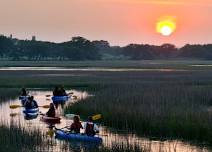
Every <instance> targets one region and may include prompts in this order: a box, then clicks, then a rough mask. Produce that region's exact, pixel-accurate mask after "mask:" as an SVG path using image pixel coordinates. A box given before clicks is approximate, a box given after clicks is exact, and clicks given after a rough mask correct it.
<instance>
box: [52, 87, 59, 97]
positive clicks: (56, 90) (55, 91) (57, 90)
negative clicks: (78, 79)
mask: <svg viewBox="0 0 212 152" xmlns="http://www.w3.org/2000/svg"><path fill="white" fill-rule="evenodd" d="M53 96H59V87H58V86H56V87H55V89H54V91H53Z"/></svg>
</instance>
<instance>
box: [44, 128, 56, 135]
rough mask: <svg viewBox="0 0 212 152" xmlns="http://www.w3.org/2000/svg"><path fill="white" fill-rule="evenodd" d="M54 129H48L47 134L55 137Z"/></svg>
mask: <svg viewBox="0 0 212 152" xmlns="http://www.w3.org/2000/svg"><path fill="white" fill-rule="evenodd" d="M54 132H55V131H54V130H53V129H50V130H49V131H47V133H46V135H47V136H50V137H53V136H54Z"/></svg>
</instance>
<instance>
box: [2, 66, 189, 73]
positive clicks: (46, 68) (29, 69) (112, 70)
mask: <svg viewBox="0 0 212 152" xmlns="http://www.w3.org/2000/svg"><path fill="white" fill-rule="evenodd" d="M4 70H7V71H18V70H20V71H21V70H28V71H36V70H38V71H52V70H54V71H95V72H98V71H99V72H101V71H102V72H104V71H105V72H125V71H161V72H173V71H178V72H182V71H188V70H185V69H172V68H156V69H148V68H65V67H0V71H4ZM189 71H190V70H189Z"/></svg>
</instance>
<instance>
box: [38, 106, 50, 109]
mask: <svg viewBox="0 0 212 152" xmlns="http://www.w3.org/2000/svg"><path fill="white" fill-rule="evenodd" d="M40 107H42V108H46V109H48V108H50V106H49V105H44V106H40Z"/></svg>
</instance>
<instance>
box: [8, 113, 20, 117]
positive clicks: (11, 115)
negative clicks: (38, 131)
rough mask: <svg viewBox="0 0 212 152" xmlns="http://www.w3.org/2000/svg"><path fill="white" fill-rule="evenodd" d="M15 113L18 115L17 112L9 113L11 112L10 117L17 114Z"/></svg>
mask: <svg viewBox="0 0 212 152" xmlns="http://www.w3.org/2000/svg"><path fill="white" fill-rule="evenodd" d="M17 115H19V113H11V114H10V117H15V116H17Z"/></svg>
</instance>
